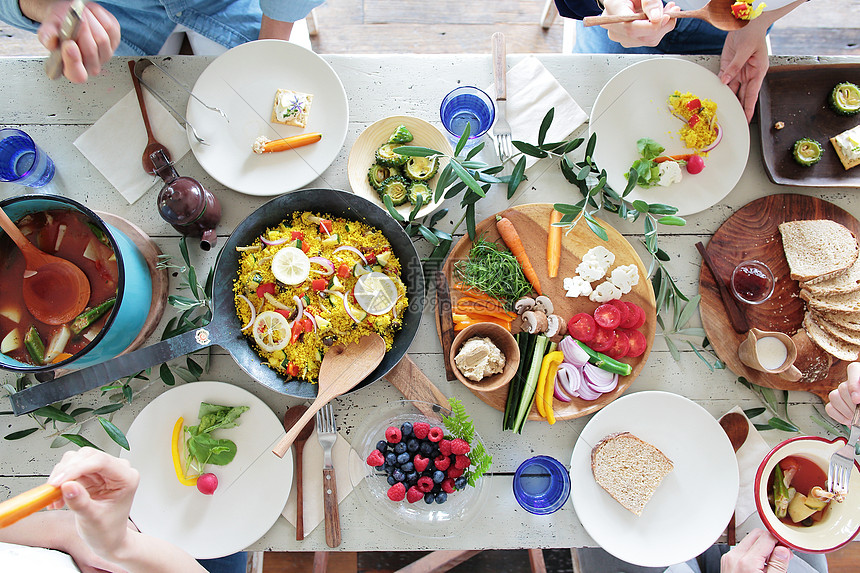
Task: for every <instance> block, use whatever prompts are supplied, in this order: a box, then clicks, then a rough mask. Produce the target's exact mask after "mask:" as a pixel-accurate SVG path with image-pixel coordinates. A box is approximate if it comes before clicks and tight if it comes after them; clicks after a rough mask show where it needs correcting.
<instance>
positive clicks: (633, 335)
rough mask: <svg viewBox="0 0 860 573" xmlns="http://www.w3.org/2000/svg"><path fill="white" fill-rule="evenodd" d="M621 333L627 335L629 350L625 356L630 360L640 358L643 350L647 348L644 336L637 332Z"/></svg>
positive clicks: (626, 331) (625, 331) (627, 331)
mask: <svg viewBox="0 0 860 573" xmlns="http://www.w3.org/2000/svg"><path fill="white" fill-rule="evenodd" d="M621 332H623V333H624V334H626V335H627V339H628V340H629V342H630V348H628V349H627V356H629V357H630V358H636V357H637V356H642V353H644V352H645V349H646V348H647V347H648V342H647V341H646V340H645V335H644V334H642V333H641V332H639V331H638V330H622V331H621Z"/></svg>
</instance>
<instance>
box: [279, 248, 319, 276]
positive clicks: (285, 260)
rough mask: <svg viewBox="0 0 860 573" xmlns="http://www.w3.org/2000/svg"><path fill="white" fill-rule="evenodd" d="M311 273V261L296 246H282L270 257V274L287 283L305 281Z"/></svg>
mask: <svg viewBox="0 0 860 573" xmlns="http://www.w3.org/2000/svg"><path fill="white" fill-rule="evenodd" d="M310 273H311V261H310V259H308V256H307V255H306V254H304V253H303V252H302V250H301V249H297V248H296V247H284V248H283V249H281V250H280V251H278V252H277V253H275V256H274V257H272V274H273V275H275V278H276V279H278V280H279V281H281V282H282V283H284V284H287V285H298V284H301V283H303V282H305V281H306V280H307V278H308V276H309V275H310Z"/></svg>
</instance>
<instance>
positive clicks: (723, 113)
mask: <svg viewBox="0 0 860 573" xmlns="http://www.w3.org/2000/svg"><path fill="white" fill-rule="evenodd" d="M675 90H678V91H680V92H681V93H685V92H691V93H692V94H693V95H695V96H698V97H700V98H703V99H709V100H711V101H713V102H715V103H716V104H717V120H718V121H719V124H720V127H721V128H722V130H723V140H722V141H721V142H720V144H719V145H717V147H715V148H714V149H713V150H712V151H711V152H710V153H708V156H707V157H706V158H705V169H704V170H703V171H702V172H701V173H699V174H697V175H690V174H689V173H687V171H686V169H682V172H683V179H682V180H681V182H680V183H675V184H674V185H670V186H668V187H659V186H658V187H652V188H650V189H644V188H642V187H639V186H637V187H634V188H633V191H632V192H631V193H630V195H628V196H627V199H629V200H631V201H633V200H635V199H641V200H642V201H646V202H648V203H663V204H667V205H672V206H673V207H677V208H678V215H679V216H681V217H683V216H686V215H692V214H693V213H698V212H699V211H704V210H705V209H707V208H708V207H711V206H713V205H716V204H717V203H719V202H720V201H721V200H722V199H723V198H724V197H725V196H726V195H728V194H729V192H731V190H732V189H734V187H735V185H736V184H737V182H738V180H739V179H740V177H741V174H742V173H743V172H744V168H745V167H746V164H747V158H748V157H749V150H750V132H749V125H748V124H747V120H746V116H745V115H744V111H743V108H742V107H741V104H740V102H739V101H738V98H737V96H735V94H733V93H732V91H731V90H730V89H729V88H728V87H726V86H724V85H723V84H722V83H721V82H720V80H719V78H718V77H717V76H716V74H714V73H713V72H711V71H710V70H708V69H706V68H703V67H702V66H700V65H698V64H695V63H693V62H689V61H687V60H679V59H676V58H658V59H652V60H645V61H643V62H639V63H636V64H633V65H632V66H629V67H627V68H625V69H623V70H621V71H620V72H618V73H617V74H615V76H613V78H612V79H611V80H609V82H607V84H606V85H605V86H603V89H602V90H600V93H599V94H598V95H597V99H596V100H595V102H594V107H593V108H592V110H591V119H590V120H589V132H590V133H597V147H596V148H595V150H594V160H595V162H596V163H597V165H599V166H600V167H601V168H602V169H605V170H606V176H607V179H606V180H607V182H608V183H609V185H610V186H611V187H612V188H613V189H614V190H615V191H617V192H618V193H621V192H622V191H624V188H625V187H626V186H627V179H626V177H625V176H624V175H625V174H626V173H628V172H629V171H630V167H631V166H632V165H633V162H634V161H636V160H637V159H639V157H640V156H639V152H638V150H637V149H636V141H637V140H638V139H641V138H643V137H650V138H651V139H653V140H655V141H656V142H657V143H659V144H660V145H662V146H663V147H665V148H666V151H665V154H666V155H677V154H681V153H690V151H691V150H690V149H689V148H687V147H685V146H684V145H683V143H681V139H680V137H679V136H678V131H679V130H680V129H681V127H682V126H683V123H682V122H681V120H679V119H678V118H676V117H675V116H673V115H672V114H671V113H670V112H669V107H668V99H669V96H670V95H672V94H673V93H675Z"/></svg>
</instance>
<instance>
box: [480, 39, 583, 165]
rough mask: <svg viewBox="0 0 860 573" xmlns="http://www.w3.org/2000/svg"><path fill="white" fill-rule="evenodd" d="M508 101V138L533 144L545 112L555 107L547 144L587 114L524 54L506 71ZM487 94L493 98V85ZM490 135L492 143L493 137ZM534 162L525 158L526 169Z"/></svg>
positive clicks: (535, 141) (562, 135) (536, 63)
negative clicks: (510, 135)
mask: <svg viewBox="0 0 860 573" xmlns="http://www.w3.org/2000/svg"><path fill="white" fill-rule="evenodd" d="M507 84H508V86H507V87H508V100H507V106H506V108H507V109H506V112H505V117H506V118H507V120H508V123H510V124H511V133H512V137H513V138H514V139H516V140H519V141H526V142H529V143H537V139H538V131H539V130H540V124H541V122H542V121H543V118H544V116H545V115H546V112H548V111H549V110H550V108H553V107H554V108H555V115H554V116H553V121H552V125H551V126H550V128H549V131H547V134H546V141H547V143H549V142H552V141H562V140H563V139H564V138H565V137H567V136H568V135H570V134H571V133H573V132H574V131H575V130H576V129H577V128H578V127H579V126H580V125H582V124H583V123H585V121H586V120H587V119H588V116H587V115H586V114H585V112H584V111H582V108H581V107H579V104H577V103H576V102H575V101H574V100H573V98H572V97H571V96H570V94H569V93H567V90H565V89H564V88H563V87H561V84H560V83H558V81H557V80H556V79H555V78H554V77H553V75H552V74H551V73H550V72H549V70H547V69H546V68H545V67H544V65H543V64H542V63H540V61H539V60H538V59H537V58H536V57H534V56H528V57H526V58H524V59H523V60H521V61H520V62H519V63H518V64H517V65H515V66H514V67H513V68H511V69H510V70H508V73H507ZM487 93H488V94H490V97H491V98H493V99H494V100H495V99H496V88H495V86H490V87H489V88H487ZM490 137H491V138H492V139H493V144H495V138H494V137H493V136H492V129H490ZM535 163H537V158H535V157H526V168H529V167H531V166H532V165H534V164H535Z"/></svg>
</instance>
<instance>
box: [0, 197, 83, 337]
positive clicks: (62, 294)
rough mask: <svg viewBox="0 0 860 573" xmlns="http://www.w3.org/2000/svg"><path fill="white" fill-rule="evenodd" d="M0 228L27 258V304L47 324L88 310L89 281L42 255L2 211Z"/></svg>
mask: <svg viewBox="0 0 860 573" xmlns="http://www.w3.org/2000/svg"><path fill="white" fill-rule="evenodd" d="M0 227H2V229H3V230H4V231H6V234H7V235H9V237H10V238H11V239H12V241H13V242H14V243H15V244H16V245H18V248H19V249H21V254H22V255H24V263H25V264H24V288H23V294H24V304H26V305H27V310H29V311H30V314H32V315H33V316H34V317H36V320H39V321H41V322H44V323H45V324H52V325H56V324H64V323H66V322H69V321H70V320H72V319H73V318H75V317H76V316H78V315H79V314H81V312H83V310H84V309H85V308H86V307H87V303H88V302H89V301H90V281H89V279H88V278H87V275H85V274H84V271H82V270H81V269H80V268H79V267H78V266H77V265H76V264H74V263H73V262H71V261H67V260H66V259H62V258H60V257H55V256H54V255H49V254H48V253H45V252H43V251H40V250H39V249H37V248H36V246H35V245H34V244H33V243H31V242H30V241H29V240H27V237H25V236H24V235H23V234H22V233H21V231H20V230H19V229H18V227H17V226H16V225H15V223H13V222H12V219H10V218H9V216H8V215H7V214H6V212H5V211H4V210H3V209H0Z"/></svg>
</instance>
